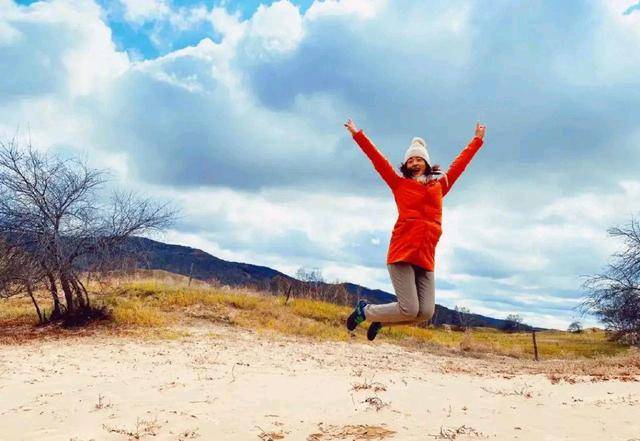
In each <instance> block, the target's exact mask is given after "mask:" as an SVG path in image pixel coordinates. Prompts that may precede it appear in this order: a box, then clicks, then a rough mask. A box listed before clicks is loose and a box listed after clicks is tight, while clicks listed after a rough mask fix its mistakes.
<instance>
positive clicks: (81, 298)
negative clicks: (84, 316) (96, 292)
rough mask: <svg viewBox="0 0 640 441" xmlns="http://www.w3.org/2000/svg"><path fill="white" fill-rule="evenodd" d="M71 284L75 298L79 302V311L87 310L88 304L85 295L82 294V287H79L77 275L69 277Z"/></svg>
mask: <svg viewBox="0 0 640 441" xmlns="http://www.w3.org/2000/svg"><path fill="white" fill-rule="evenodd" d="M69 283H70V284H71V287H72V288H73V293H74V294H75V297H76V299H77V300H78V309H80V310H84V309H86V308H87V302H86V301H85V297H84V293H83V292H82V289H81V288H80V285H78V278H77V277H76V275H75V274H71V275H70V276H69Z"/></svg>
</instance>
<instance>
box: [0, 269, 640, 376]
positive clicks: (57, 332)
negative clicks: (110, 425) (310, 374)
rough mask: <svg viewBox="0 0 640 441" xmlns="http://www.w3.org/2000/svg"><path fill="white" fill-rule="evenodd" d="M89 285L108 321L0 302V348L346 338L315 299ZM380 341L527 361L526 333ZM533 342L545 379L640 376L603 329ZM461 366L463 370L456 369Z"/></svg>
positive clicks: (634, 357)
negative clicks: (81, 320)
mask: <svg viewBox="0 0 640 441" xmlns="http://www.w3.org/2000/svg"><path fill="white" fill-rule="evenodd" d="M89 288H90V290H91V291H93V292H99V293H98V294H93V296H92V300H93V303H94V304H102V305H106V306H107V307H108V308H109V310H110V320H108V321H105V322H99V323H93V324H91V325H90V326H87V327H84V328H81V329H76V330H65V329H62V328H59V327H56V326H47V327H34V326H33V325H35V324H36V323H37V317H36V315H35V313H34V310H33V305H32V304H31V301H30V300H29V299H25V298H12V299H8V300H3V301H1V302H0V344H2V343H4V344H16V343H20V342H24V341H29V340H34V339H42V338H55V339H58V338H65V337H69V336H86V335H97V334H101V333H107V334H110V335H111V334H113V335H130V336H135V337H138V338H165V339H176V338H181V337H184V336H186V335H188V332H185V331H184V330H181V327H183V326H184V325H198V324H202V323H203V322H210V323H217V324H223V325H228V326H238V327H241V328H247V329H253V330H258V331H260V332H265V333H271V332H275V333H279V334H284V335H294V336H303V337H308V338H313V339H317V340H333V341H345V340H348V339H350V338H352V335H351V334H349V333H348V332H347V331H346V330H345V329H344V320H345V318H346V317H347V315H348V314H349V313H350V311H351V308H349V307H343V306H337V305H334V304H331V303H325V302H320V301H316V300H307V299H298V298H294V299H293V300H291V301H290V302H289V303H288V304H286V305H285V303H284V298H282V297H275V296H268V295H260V294H258V293H255V292H250V291H246V290H240V289H224V288H220V287H213V286H209V285H207V284H204V283H201V282H198V283H193V285H192V286H191V287H188V286H187V283H186V278H184V277H181V276H175V275H170V273H165V274H163V273H162V272H161V273H158V272H154V274H153V277H147V278H145V277H139V276H137V277H134V278H128V279H124V278H117V279H113V280H111V281H109V283H107V284H102V285H100V286H97V285H94V284H90V285H89ZM38 295H39V296H40V298H41V301H42V304H43V305H46V304H48V299H47V296H46V294H45V293H39V294H38ZM47 313H48V311H47ZM364 333H365V328H364V327H360V328H358V330H357V331H356V333H355V334H356V335H357V336H358V339H362V341H366V339H365V338H364ZM378 339H379V340H383V341H385V340H386V341H387V342H389V343H394V344H400V345H403V346H406V347H409V348H415V349H418V350H420V349H427V350H429V351H430V352H435V353H440V354H453V355H460V354H465V355H469V356H472V357H476V358H483V357H486V356H487V355H491V356H507V357H510V358H512V359H513V360H514V361H517V360H523V363H522V366H528V365H530V363H528V360H531V359H532V358H533V345H532V341H531V334H530V333H513V334H507V333H504V332H500V331H497V330H495V329H489V328H476V329H473V330H470V331H468V332H451V331H446V330H444V329H441V328H419V327H411V326H398V327H389V328H383V329H382V331H381V332H380V335H379V337H378ZM537 342H538V353H539V356H540V358H541V360H543V361H544V363H538V364H537V365H536V366H538V367H537V368H536V369H538V371H539V370H540V369H544V372H546V373H547V374H548V375H550V378H552V377H553V376H555V377H557V378H559V379H562V378H565V377H566V375H569V373H572V374H576V375H580V374H581V373H584V374H585V375H586V374H587V373H589V375H596V376H599V377H602V378H606V377H607V376H608V375H609V376H610V375H611V374H613V375H614V376H616V377H624V376H628V375H634V373H635V374H636V375H637V374H639V373H640V355H638V351H634V350H630V349H629V348H628V347H627V346H624V345H619V344H616V343H613V342H610V341H608V340H607V337H606V335H605V333H604V332H603V331H596V332H591V331H586V332H583V333H581V334H571V333H567V332H561V331H546V332H538V333H537ZM376 344H377V342H376ZM525 360H526V362H525ZM549 360H555V361H553V362H550V361H549ZM516 364H517V363H516ZM511 365H513V364H510V366H511ZM461 369H462V370H464V368H458V370H459V371H460V370H461ZM505 373H507V371H506V370H505ZM555 377H553V378H555ZM553 378H552V379H553Z"/></svg>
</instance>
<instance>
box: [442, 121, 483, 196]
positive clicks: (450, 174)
mask: <svg viewBox="0 0 640 441" xmlns="http://www.w3.org/2000/svg"><path fill="white" fill-rule="evenodd" d="M485 131H486V127H485V126H484V125H482V124H480V123H478V124H476V134H475V136H474V138H473V139H472V140H471V142H470V143H469V145H467V146H466V147H465V148H464V150H462V151H461V152H460V154H459V155H458V156H457V157H456V159H454V160H453V162H452V163H451V165H450V166H449V169H448V170H447V172H446V173H445V177H444V179H441V180H440V183H441V185H442V196H444V195H446V194H447V193H449V190H451V187H452V186H453V183H454V182H456V180H457V179H458V178H459V177H460V175H461V174H462V172H463V171H464V169H465V168H466V167H467V165H468V164H469V162H471V159H472V158H473V156H474V155H475V154H476V152H477V151H478V150H479V149H480V147H482V143H483V142H484V133H485Z"/></svg>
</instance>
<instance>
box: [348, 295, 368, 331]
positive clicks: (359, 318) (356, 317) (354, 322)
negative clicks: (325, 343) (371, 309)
mask: <svg viewBox="0 0 640 441" xmlns="http://www.w3.org/2000/svg"><path fill="white" fill-rule="evenodd" d="M365 306H367V302H365V301H364V300H360V301H359V302H358V304H357V305H356V307H355V309H354V310H353V312H352V313H351V315H350V316H349V318H347V329H348V330H349V331H353V330H354V329H356V327H357V326H358V325H359V324H360V323H362V322H364V321H365V317H364V307H365Z"/></svg>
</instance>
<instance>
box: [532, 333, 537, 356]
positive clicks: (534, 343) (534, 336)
mask: <svg viewBox="0 0 640 441" xmlns="http://www.w3.org/2000/svg"><path fill="white" fill-rule="evenodd" d="M531 334H532V335H533V354H534V357H535V360H536V361H538V343H536V330H535V329H532V330H531Z"/></svg>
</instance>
